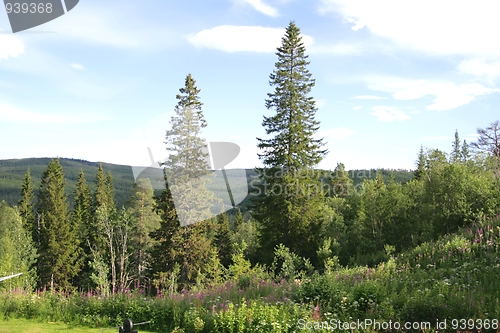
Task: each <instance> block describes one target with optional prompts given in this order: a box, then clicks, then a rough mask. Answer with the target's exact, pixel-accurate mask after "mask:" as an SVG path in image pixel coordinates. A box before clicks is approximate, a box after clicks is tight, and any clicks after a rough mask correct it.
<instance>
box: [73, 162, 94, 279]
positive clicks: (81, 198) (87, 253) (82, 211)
mask: <svg viewBox="0 0 500 333" xmlns="http://www.w3.org/2000/svg"><path fill="white" fill-rule="evenodd" d="M74 198H75V204H74V206H73V211H72V212H71V220H72V223H73V226H74V228H75V230H77V236H78V241H79V244H80V247H81V248H82V250H83V257H84V260H83V265H82V270H81V271H80V273H79V274H78V276H77V278H76V281H77V284H78V286H79V287H89V286H90V275H91V268H90V266H89V264H88V263H89V261H90V260H91V259H92V256H91V255H92V252H91V249H90V244H91V239H92V237H93V234H94V230H93V223H92V218H93V214H92V193H91V191H90V187H89V185H88V184H87V180H86V179H85V174H84V172H83V170H80V173H79V175H78V180H77V182H76V189H75V192H74Z"/></svg>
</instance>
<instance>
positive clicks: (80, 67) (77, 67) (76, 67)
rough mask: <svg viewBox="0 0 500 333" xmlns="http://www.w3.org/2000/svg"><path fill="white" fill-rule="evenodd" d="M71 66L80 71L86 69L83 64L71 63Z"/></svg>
mask: <svg viewBox="0 0 500 333" xmlns="http://www.w3.org/2000/svg"><path fill="white" fill-rule="evenodd" d="M71 67H73V68H74V69H76V70H79V71H83V70H84V69H85V67H84V66H83V65H81V64H71Z"/></svg>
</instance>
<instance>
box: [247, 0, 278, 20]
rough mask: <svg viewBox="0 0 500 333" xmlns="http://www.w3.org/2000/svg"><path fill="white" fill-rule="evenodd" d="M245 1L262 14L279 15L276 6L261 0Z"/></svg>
mask: <svg viewBox="0 0 500 333" xmlns="http://www.w3.org/2000/svg"><path fill="white" fill-rule="evenodd" d="M245 2H247V3H249V4H250V5H252V7H253V8H254V9H255V10H257V11H259V12H261V13H262V14H264V15H267V16H271V17H277V16H279V13H278V10H277V9H276V8H274V7H271V6H269V5H267V4H265V3H264V2H263V1H262V0H245Z"/></svg>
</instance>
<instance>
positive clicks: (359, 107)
mask: <svg viewBox="0 0 500 333" xmlns="http://www.w3.org/2000/svg"><path fill="white" fill-rule="evenodd" d="M362 108H363V107H362V106H359V105H358V106H355V107H353V109H354V110H361V109H362Z"/></svg>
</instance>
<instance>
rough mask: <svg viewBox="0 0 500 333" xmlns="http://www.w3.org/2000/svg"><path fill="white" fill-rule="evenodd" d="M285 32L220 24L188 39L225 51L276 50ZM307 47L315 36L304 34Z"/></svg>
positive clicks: (199, 44)
mask: <svg viewBox="0 0 500 333" xmlns="http://www.w3.org/2000/svg"><path fill="white" fill-rule="evenodd" d="M284 34H285V29H282V28H267V27H260V26H234V25H220V26H217V27H214V28H212V29H206V30H202V31H200V32H198V33H196V34H192V35H189V36H188V41H189V42H190V43H191V44H193V45H194V46H196V47H197V48H204V47H205V48H211V49H216V50H220V51H224V52H243V51H249V52H275V51H276V48H277V47H279V46H280V45H281V38H282V37H283V36H284ZM302 42H303V43H304V45H305V46H306V47H307V46H308V45H310V44H312V42H313V38H312V37H310V36H308V35H302Z"/></svg>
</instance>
